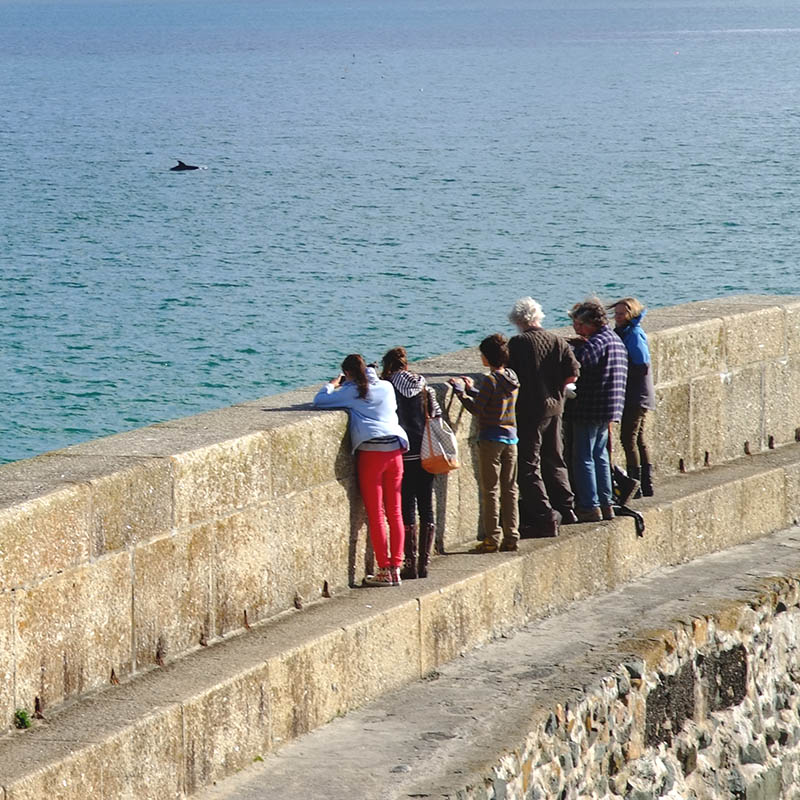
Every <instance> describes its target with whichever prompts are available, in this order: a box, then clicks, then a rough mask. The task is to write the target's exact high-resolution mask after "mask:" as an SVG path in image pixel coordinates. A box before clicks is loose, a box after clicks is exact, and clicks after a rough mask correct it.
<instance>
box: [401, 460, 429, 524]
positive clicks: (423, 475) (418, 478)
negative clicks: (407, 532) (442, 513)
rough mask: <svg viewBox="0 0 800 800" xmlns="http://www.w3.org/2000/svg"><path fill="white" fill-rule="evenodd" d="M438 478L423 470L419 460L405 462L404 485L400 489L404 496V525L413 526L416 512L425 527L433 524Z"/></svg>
mask: <svg viewBox="0 0 800 800" xmlns="http://www.w3.org/2000/svg"><path fill="white" fill-rule="evenodd" d="M435 477H436V476H435V475H434V474H433V473H431V472H426V471H425V470H424V469H423V468H422V462H421V461H420V460H419V459H413V460H410V461H404V462H403V485H402V486H401V487H400V494H401V495H402V508H403V524H404V525H413V524H414V523H415V522H416V521H417V520H416V512H417V511H418V512H419V520H420V522H421V523H422V524H423V525H424V524H425V523H427V522H430V523H433V479H434V478H435Z"/></svg>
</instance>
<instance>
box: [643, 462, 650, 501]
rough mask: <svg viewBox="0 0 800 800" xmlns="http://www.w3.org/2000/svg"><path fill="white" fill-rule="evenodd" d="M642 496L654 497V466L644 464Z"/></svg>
mask: <svg viewBox="0 0 800 800" xmlns="http://www.w3.org/2000/svg"><path fill="white" fill-rule="evenodd" d="M642 495H644V497H652V496H653V466H652V464H642Z"/></svg>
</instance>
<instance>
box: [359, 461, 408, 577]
mask: <svg viewBox="0 0 800 800" xmlns="http://www.w3.org/2000/svg"><path fill="white" fill-rule="evenodd" d="M402 482H403V451H402V450H389V451H388V452H387V451H384V450H359V451H358V485H359V486H360V488H361V497H362V498H363V500H364V506H365V507H366V509H367V523H368V525H369V536H370V539H371V541H372V549H373V550H374V551H375V560H376V561H377V562H378V567H379V568H381V569H384V568H385V567H399V566H402V564H403V540H404V538H405V529H404V528H403V517H402V514H401V513H400V505H401V501H400V485H401V483H402ZM386 520H388V521H389V542H388V547H387V541H386Z"/></svg>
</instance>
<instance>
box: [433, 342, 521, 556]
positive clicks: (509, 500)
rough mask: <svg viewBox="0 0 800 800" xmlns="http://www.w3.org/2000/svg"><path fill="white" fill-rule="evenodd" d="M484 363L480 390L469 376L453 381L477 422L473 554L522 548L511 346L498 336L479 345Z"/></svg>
mask: <svg viewBox="0 0 800 800" xmlns="http://www.w3.org/2000/svg"><path fill="white" fill-rule="evenodd" d="M480 351H481V360H482V361H483V365H484V366H485V367H489V374H488V375H484V376H483V378H482V380H481V382H480V387H479V388H477V387H475V386H474V384H473V382H472V379H471V378H470V377H469V376H467V375H462V376H461V378H450V381H449V383H450V385H451V386H452V387H453V390H454V392H455V394H456V396H457V397H458V399H459V400H460V401H461V403H462V405H463V406H464V408H466V409H467V411H469V412H470V414H474V415H475V416H476V417H477V418H478V430H479V433H478V463H479V465H480V472H479V476H478V477H479V484H480V490H481V511H482V519H483V537H484V538H483V541H482V542H481V543H480V544H479V545H477V547H476V548H475V549H474V550H473V551H472V552H473V553H495V552H497V551H498V550H502V551H504V552H515V551H517V550H518V549H519V526H518V517H519V501H518V490H517V442H518V439H517V428H516V425H517V421H516V416H515V413H514V407H515V405H516V401H517V393H518V392H519V381H518V380H517V376H516V375H515V374H514V371H513V370H511V369H509V368H508V367H507V366H506V365H507V364H508V342H506V338H505V337H504V336H503V335H502V334H499V333H493V334H492V335H491V336H487V337H486V338H485V339H484V340H483V341H482V342H481V343H480Z"/></svg>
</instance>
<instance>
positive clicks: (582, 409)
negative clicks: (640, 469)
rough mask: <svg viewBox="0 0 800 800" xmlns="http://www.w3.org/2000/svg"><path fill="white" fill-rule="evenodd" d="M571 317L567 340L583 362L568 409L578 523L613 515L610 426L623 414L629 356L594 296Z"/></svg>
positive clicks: (608, 517) (579, 304)
mask: <svg viewBox="0 0 800 800" xmlns="http://www.w3.org/2000/svg"><path fill="white" fill-rule="evenodd" d="M569 316H570V319H571V320H572V327H573V328H574V330H575V333H576V334H577V337H576V338H575V339H572V340H571V341H572V344H573V347H574V348H575V356H576V357H577V359H578V361H579V362H580V365H581V374H580V377H579V378H578V381H577V383H576V387H575V391H576V394H577V396H576V398H575V399H574V400H572V401H571V402H572V408H571V409H570V419H571V420H572V475H573V479H574V481H575V494H576V495H577V500H578V507H577V508H576V509H575V513H576V514H577V516H578V519H579V520H580V521H581V522H595V521H599V520H601V519H613V517H614V509H613V505H612V504H613V494H612V486H611V463H610V459H609V453H608V429H609V425H610V424H611V423H612V422H619V421H620V419H621V418H622V409H623V406H624V405H625V383H626V379H627V375H628V354H627V351H626V350H625V345H624V344H623V343H622V340H621V339H620V338H619V336H617V334H616V333H614V331H613V330H611V328H610V327H609V326H608V317H607V316H606V309H605V306H604V305H603V303H602V302H601V301H600V300H598V299H597V298H596V297H590V298H589V299H587V300H584V301H583V302H582V303H576V304H575V305H574V306H573V307H572V309H571V310H570V312H569Z"/></svg>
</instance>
